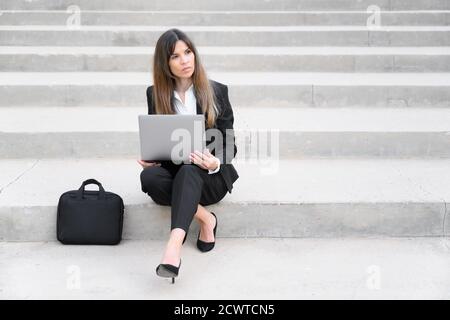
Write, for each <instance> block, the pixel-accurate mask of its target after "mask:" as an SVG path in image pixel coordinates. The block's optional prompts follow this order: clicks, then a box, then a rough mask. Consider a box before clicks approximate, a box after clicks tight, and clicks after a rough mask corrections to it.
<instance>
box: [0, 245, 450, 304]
mask: <svg viewBox="0 0 450 320" xmlns="http://www.w3.org/2000/svg"><path fill="white" fill-rule="evenodd" d="M193 242H195V241H192V239H188V241H187V242H186V244H185V246H184V248H183V252H182V265H181V268H180V275H179V277H178V278H177V279H176V282H175V284H171V283H170V280H168V279H163V278H159V277H157V276H156V274H155V268H156V266H157V265H158V264H159V262H160V259H161V255H162V252H163V249H164V246H165V242H163V241H123V242H122V243H121V244H120V245H119V246H64V245H62V244H60V243H59V242H1V243H0V298H1V299H450V255H449V252H450V238H389V239H386V238H383V239H370V238H365V239H351V238H345V239H286V238H284V239H234V238H218V240H217V244H216V247H215V248H214V250H213V251H211V252H209V253H201V252H199V251H198V250H197V249H196V247H195V243H193Z"/></svg>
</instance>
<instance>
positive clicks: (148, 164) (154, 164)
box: [137, 160, 161, 169]
mask: <svg viewBox="0 0 450 320" xmlns="http://www.w3.org/2000/svg"><path fill="white" fill-rule="evenodd" d="M137 162H138V163H139V164H140V165H141V166H142V168H144V169H145V168H149V167H160V166H161V163H160V162H157V161H144V160H137Z"/></svg>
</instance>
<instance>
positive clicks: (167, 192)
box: [138, 29, 239, 283]
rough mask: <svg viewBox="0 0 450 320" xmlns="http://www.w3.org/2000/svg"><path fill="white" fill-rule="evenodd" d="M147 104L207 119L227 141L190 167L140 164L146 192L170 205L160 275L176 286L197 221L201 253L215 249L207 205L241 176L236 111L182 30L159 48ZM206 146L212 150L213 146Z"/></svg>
mask: <svg viewBox="0 0 450 320" xmlns="http://www.w3.org/2000/svg"><path fill="white" fill-rule="evenodd" d="M147 103H148V113H149V114H204V115H205V128H206V129H207V130H208V129H215V130H220V133H221V134H222V137H223V146H220V147H219V148H215V150H212V152H210V151H209V150H208V149H207V150H196V151H195V152H194V153H191V155H190V163H189V164H184V163H182V164H180V165H177V164H175V163H173V162H172V161H161V162H156V161H153V162H145V161H142V160H138V162H139V163H140V164H141V165H142V167H143V169H144V170H143V171H142V173H141V185H142V191H143V192H146V193H147V194H148V195H149V196H150V197H151V198H152V199H153V200H154V201H155V202H156V203H157V204H160V205H167V206H171V232H170V238H169V241H168V243H167V246H166V249H165V252H164V254H163V258H162V261H161V264H160V265H159V266H158V267H157V268H156V273H157V275H159V276H161V277H167V278H172V283H174V282H175V277H177V276H178V272H179V268H180V265H181V247H182V245H183V243H184V241H185V240H186V236H187V232H188V230H189V226H190V224H191V222H192V220H193V218H194V217H195V218H196V219H197V221H198V222H199V223H200V232H199V235H198V238H197V247H198V249H199V250H200V251H202V252H207V251H210V250H212V249H213V248H214V244H215V236H216V230H217V225H218V221H217V217H216V215H215V214H214V213H213V212H209V211H208V210H207V209H206V208H205V207H204V206H207V205H211V204H214V203H217V202H219V201H220V200H221V199H222V198H223V197H225V195H226V193H227V192H230V193H231V190H232V188H233V183H234V182H235V181H236V180H237V179H238V177H239V176H238V174H237V172H236V170H235V168H234V166H233V165H232V164H231V160H232V159H233V158H234V157H235V156H236V152H237V148H236V145H235V138H234V132H233V122H234V118H233V110H232V108H231V105H230V101H229V98H228V88H227V86H225V85H223V84H221V83H219V82H216V81H212V80H208V78H207V75H206V72H205V70H204V68H203V66H202V64H201V62H200V58H199V55H198V53H197V50H196V48H195V46H194V44H193V43H192V41H191V40H190V39H189V38H188V37H187V36H186V34H184V33H183V32H182V31H180V30H178V29H171V30H168V31H166V32H165V33H164V34H162V35H161V37H160V38H159V39H158V41H157V43H156V47H155V54H154V61H153V86H150V87H149V88H147ZM230 141H231V143H230ZM206 142H207V147H208V146H210V145H211V144H209V143H211V142H212V141H210V140H207V141H206ZM227 142H228V144H227ZM230 145H231V146H230ZM227 147H228V152H227ZM230 149H231V150H230Z"/></svg>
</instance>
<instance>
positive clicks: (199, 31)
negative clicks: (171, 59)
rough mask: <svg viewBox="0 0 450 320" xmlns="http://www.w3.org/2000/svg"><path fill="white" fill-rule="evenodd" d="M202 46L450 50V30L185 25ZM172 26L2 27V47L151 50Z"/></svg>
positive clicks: (0, 40) (440, 27)
mask: <svg viewBox="0 0 450 320" xmlns="http://www.w3.org/2000/svg"><path fill="white" fill-rule="evenodd" d="M178 28H180V29H181V30H183V31H184V32H186V33H187V34H188V35H189V36H190V37H191V38H192V39H193V41H194V43H195V44H196V45H198V46H408V47H409V46H450V36H449V35H450V26H389V27H387V26H382V27H380V28H377V29H370V28H368V27H366V26H181V25H178ZM167 29H168V27H167V26H78V27H77V28H76V29H74V27H73V26H69V27H68V26H0V46H22V45H24V46H141V47H142V46H146V45H150V44H154V43H156V41H157V40H158V38H159V37H160V36H161V34H162V33H163V32H165V31H166V30H167Z"/></svg>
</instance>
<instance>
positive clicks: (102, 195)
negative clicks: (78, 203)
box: [77, 179, 105, 199]
mask: <svg viewBox="0 0 450 320" xmlns="http://www.w3.org/2000/svg"><path fill="white" fill-rule="evenodd" d="M88 184H96V185H98V198H99V199H104V198H105V189H103V186H102V184H101V183H100V182H98V181H97V180H95V179H88V180H86V181H84V182H83V184H82V185H81V187H80V189H78V192H77V198H78V199H82V198H83V195H84V187H85V186H87V185H88Z"/></svg>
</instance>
